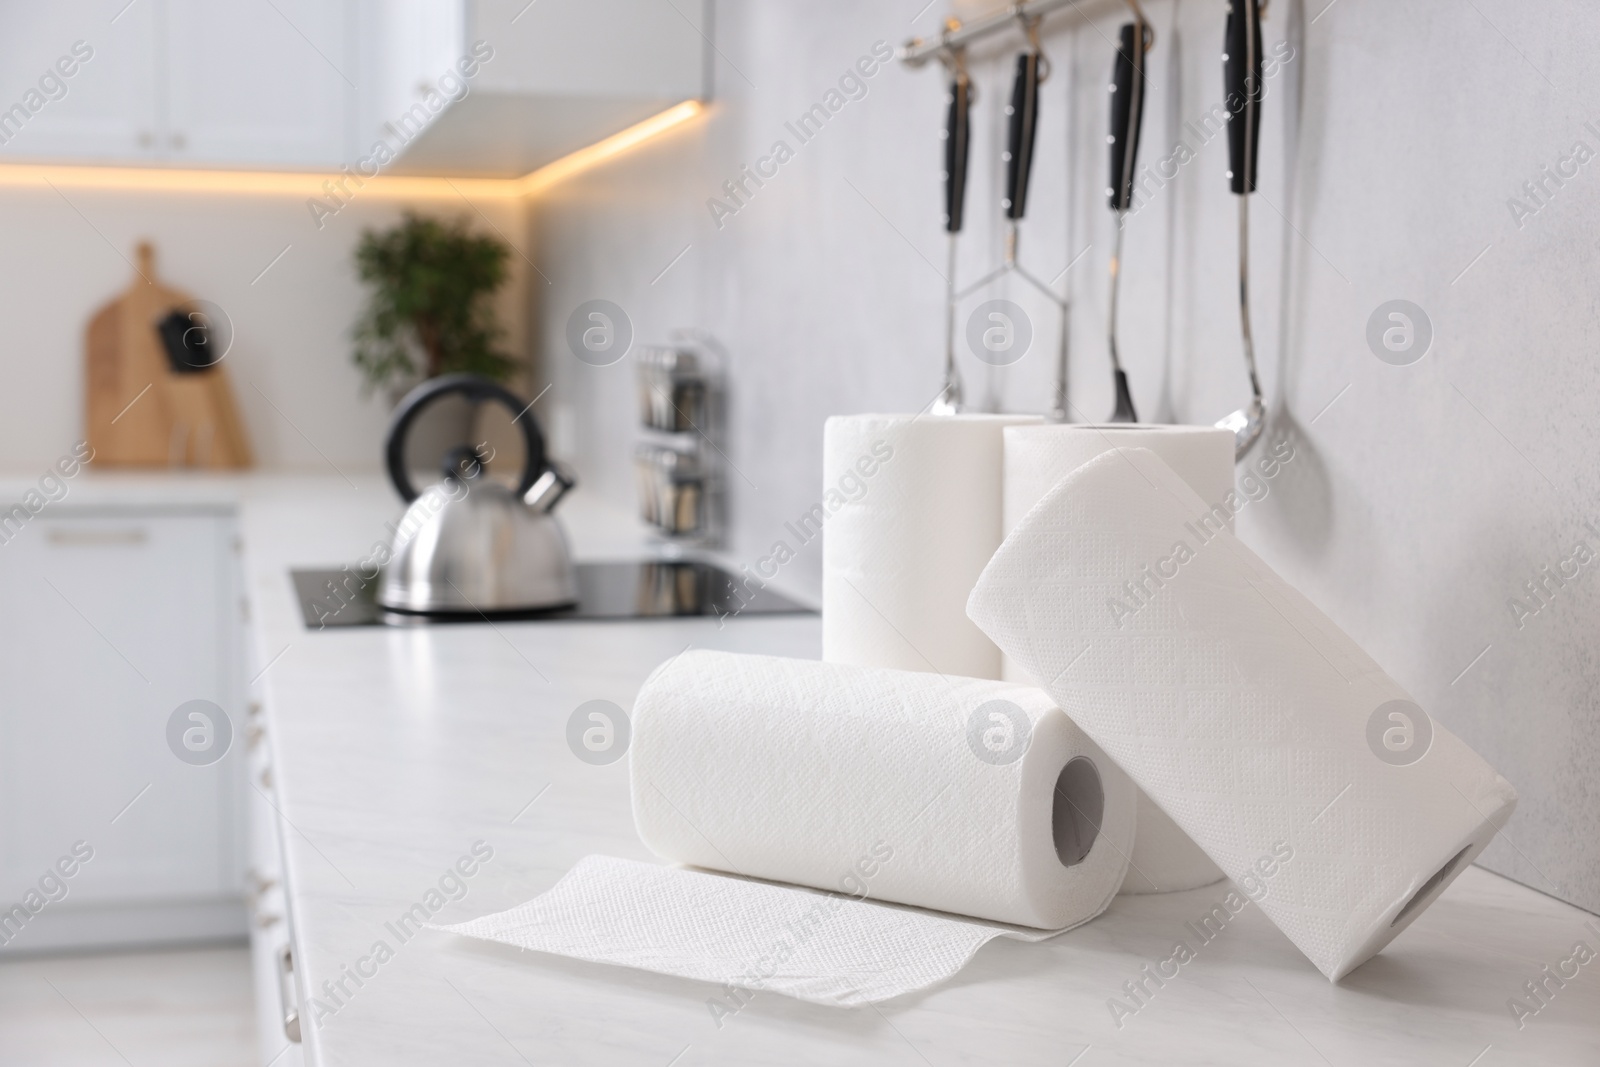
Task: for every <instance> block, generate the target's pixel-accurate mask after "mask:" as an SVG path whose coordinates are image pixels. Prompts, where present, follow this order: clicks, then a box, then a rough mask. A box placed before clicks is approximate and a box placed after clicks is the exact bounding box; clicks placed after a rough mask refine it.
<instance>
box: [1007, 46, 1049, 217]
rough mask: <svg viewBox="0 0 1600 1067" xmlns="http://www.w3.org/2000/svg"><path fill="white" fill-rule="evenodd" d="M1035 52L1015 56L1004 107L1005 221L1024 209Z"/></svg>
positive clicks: (1035, 112)
mask: <svg viewBox="0 0 1600 1067" xmlns="http://www.w3.org/2000/svg"><path fill="white" fill-rule="evenodd" d="M1040 58H1041V57H1040V54H1039V53H1038V52H1022V53H1020V54H1019V55H1018V56H1017V76H1016V77H1015V78H1014V79H1013V80H1012V82H1011V106H1009V107H1008V108H1006V119H1007V123H1006V194H1005V198H1004V199H1003V200H1001V202H1000V203H1001V206H1003V207H1004V208H1005V209H1006V218H1008V219H1011V220H1013V221H1015V220H1017V219H1020V218H1022V213H1023V211H1025V210H1026V209H1027V206H1028V172H1029V171H1031V170H1032V169H1033V135H1034V132H1035V131H1036V130H1037V129H1038V127H1039V60H1040Z"/></svg>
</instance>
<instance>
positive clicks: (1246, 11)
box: [1222, 0, 1265, 195]
mask: <svg viewBox="0 0 1600 1067" xmlns="http://www.w3.org/2000/svg"><path fill="white" fill-rule="evenodd" d="M1222 47H1223V52H1222V88H1223V99H1224V101H1225V102H1226V104H1227V108H1228V181H1229V182H1230V183H1231V186H1232V188H1233V191H1234V192H1235V193H1239V194H1241V195H1242V194H1244V193H1253V192H1255V191H1256V159H1257V157H1258V156H1259V155H1260V150H1261V97H1262V94H1263V91H1264V89H1265V86H1264V85H1263V84H1262V81H1261V4H1260V0H1228V29H1227V34H1226V36H1225V37H1224V39H1223V44H1222Z"/></svg>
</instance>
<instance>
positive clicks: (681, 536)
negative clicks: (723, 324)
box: [634, 342, 724, 548]
mask: <svg viewBox="0 0 1600 1067" xmlns="http://www.w3.org/2000/svg"><path fill="white" fill-rule="evenodd" d="M636 364H637V370H638V400H639V424H640V439H639V442H638V444H637V445H636V446H635V448H634V472H635V475H636V477H637V480H638V486H639V510H640V517H642V518H643V519H644V521H645V522H647V523H649V524H650V525H651V526H652V527H653V528H654V530H655V532H656V534H657V536H658V537H660V538H661V540H662V541H664V542H665V543H667V544H668V545H670V546H694V547H700V548H711V547H716V546H718V545H719V544H720V543H721V539H722V533H723V521H722V519H723V514H722V502H723V479H722V451H721V449H722V445H721V438H722V431H723V410H722V409H723V396H724V393H723V388H722V383H723V378H722V370H721V367H720V365H719V364H718V361H717V359H716V357H715V355H714V353H712V352H711V351H709V350H708V349H707V348H706V347H705V346H703V345H699V344H695V343H688V342H683V343H675V344H670V345H645V346H641V347H640V348H639V349H638V355H637V356H636Z"/></svg>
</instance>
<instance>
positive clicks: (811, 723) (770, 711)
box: [443, 652, 1134, 1013]
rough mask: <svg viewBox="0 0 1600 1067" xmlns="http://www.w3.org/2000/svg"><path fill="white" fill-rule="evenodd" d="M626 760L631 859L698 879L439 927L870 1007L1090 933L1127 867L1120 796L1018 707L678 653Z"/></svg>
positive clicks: (1044, 706)
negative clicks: (632, 825)
mask: <svg viewBox="0 0 1600 1067" xmlns="http://www.w3.org/2000/svg"><path fill="white" fill-rule="evenodd" d="M629 760H630V764H629V766H630V773H631V778H632V786H633V803H634V817H635V820H636V822H637V824H638V828H639V834H640V836H641V837H642V838H643V839H644V841H645V843H646V844H647V845H649V846H650V847H651V848H652V849H653V850H654V851H656V852H657V853H658V854H660V855H661V856H663V857H665V858H667V859H670V860H676V861H678V862H682V863H688V864H694V865H696V866H701V867H708V868H711V869H712V871H694V870H683V869H675V868H667V867H660V866H655V865H651V864H641V863H635V862H630V861H627V860H619V859H613V858H611V857H605V856H590V857H588V858H586V859H584V860H583V861H582V862H580V863H579V864H578V866H577V867H575V868H574V869H573V870H572V871H570V872H569V873H568V874H567V875H566V876H565V877H564V878H563V879H562V880H561V881H560V882H559V883H557V885H556V886H555V887H554V888H552V889H551V890H549V891H548V892H546V893H544V894H543V895H541V896H539V897H536V898H535V899H533V900H530V901H528V902H527V903H525V904H522V905H520V906H518V907H516V908H512V909H510V910H508V911H505V912H500V913H498V914H494V915H486V916H483V917H481V918H478V919H474V920H471V921H470V922H466V923H461V924H458V925H455V926H449V927H443V929H447V930H451V931H453V932H456V933H460V934H465V935H468V936H472V937H480V938H485V939H488V940H493V941H501V942H505V943H507V944H512V945H518V946H520V947H522V948H527V949H535V950H539V951H544V952H553V953H558V954H560V955H565V956H572V957H576V958H579V959H586V960H593V961H597V962H603V963H611V964H621V965H626V966H632V967H637V968H640V969H643V970H649V971H655V972H657V973H661V974H671V975H679V976H682V977H686V978H695V979H700V980H703V981H710V982H716V983H719V984H722V985H725V986H733V987H739V988H743V989H758V990H768V991H772V992H779V993H784V994H787V995H789V996H793V997H798V998H800V999H802V1000H809V1001H813V1002H815V1003H820V1004H835V1005H854V1004H868V1003H873V1002H875V1001H879V1000H886V999H889V998H890V997H895V996H899V995H901V994H904V993H908V992H911V991H913V990H916V989H921V988H923V987H925V986H928V985H931V984H933V983H935V982H938V981H941V980H943V979H945V978H948V977H950V976H951V975H953V974H954V973H955V972H956V971H958V970H960V968H961V967H962V966H963V965H964V964H965V963H966V961H967V960H968V959H970V958H971V956H972V954H973V953H974V952H976V951H977V950H978V948H979V947H981V946H982V945H983V944H984V943H986V942H987V941H989V940H991V939H993V938H995V937H1010V938H1014V939H1017V940H1023V941H1038V940H1042V939H1044V938H1046V937H1050V936H1053V935H1054V934H1057V933H1060V932H1061V931H1062V930H1063V929H1068V928H1070V927H1072V926H1075V925H1077V924H1078V923H1081V922H1085V921H1087V920H1089V919H1091V918H1093V917H1094V916H1096V915H1098V914H1099V913H1100V912H1101V911H1103V910H1104V909H1105V908H1106V906H1107V905H1108V904H1109V903H1110V902H1111V899H1112V897H1113V896H1114V895H1115V893H1116V890H1117V886H1118V885H1119V884H1120V883H1121V881H1122V874H1123V871H1124V870H1125V869H1126V864H1127V859H1126V854H1127V852H1128V850H1129V849H1130V848H1131V847H1132V838H1133V810H1134V808H1133V805H1134V799H1133V796H1134V790H1133V783H1132V782H1131V781H1129V780H1128V778H1127V776H1126V775H1125V774H1123V773H1122V772H1121V771H1120V770H1119V769H1118V768H1117V767H1116V765H1115V764H1114V763H1112V762H1111V760H1110V759H1109V758H1107V757H1106V755H1105V753H1104V752H1102V751H1101V750H1100V749H1099V748H1098V747H1097V746H1096V745H1095V744H1094V742H1093V741H1091V740H1089V738H1088V737H1087V736H1086V735H1085V734H1084V733H1083V732H1082V731H1081V730H1079V729H1078V728H1077V727H1076V726H1074V725H1073V724H1072V722H1071V720H1069V719H1068V718H1067V717H1066V716H1065V715H1063V714H1062V713H1061V712H1060V710H1058V709H1057V708H1055V707H1054V706H1053V705H1052V704H1051V703H1050V701H1049V699H1048V698H1047V697H1046V696H1045V695H1044V694H1043V692H1042V691H1040V690H1038V689H1035V688H1032V687H1025V686H1012V685H1007V684H1005V683H1003V682H997V681H986V680H976V679H970V678H951V677H940V676H938V675H934V674H930V673H924V672H918V673H912V672H904V671H891V670H874V669H867V668H857V667H845V666H837V665H833V664H823V663H817V662H810V661H803V660H783V659H775V658H771V657H765V656H738V655H731V654H727V653H717V652H689V653H685V654H683V655H681V656H678V657H676V658H674V659H673V660H671V661H669V662H668V663H666V664H664V665H663V666H662V667H661V668H659V669H658V670H657V671H656V673H655V674H654V675H652V676H651V678H650V679H649V681H647V682H646V683H645V687H644V689H643V690H642V691H641V692H640V694H639V698H638V700H637V701H636V703H635V705H634V722H633V738H632V747H631V749H630V751H629ZM715 871H724V872H732V873H734V874H737V875H744V876H748V878H764V879H772V880H778V881H787V882H791V883H796V884H797V885H799V886H811V887H816V888H817V889H822V890H828V891H829V892H827V893H825V894H824V893H818V892H815V891H813V890H810V889H804V888H795V887H794V886H778V885H772V884H769V883H767V882H757V881H751V880H748V878H740V877H728V876H725V875H723V874H718V873H713V872H715ZM876 901H894V902H899V903H902V904H913V905H921V906H922V907H926V908H932V909H937V911H938V912H940V914H935V913H933V912H929V911H923V910H920V909H918V908H907V907H899V906H895V905H893V904H888V903H876ZM964 915H965V916H977V917H982V918H987V919H990V920H996V921H998V922H1000V923H1006V924H1020V925H995V924H993V923H989V922H983V921H979V919H977V918H974V919H967V918H962V917H961V916H964ZM718 1003H719V1004H721V1005H723V1006H722V1007H721V1008H713V1011H714V1012H715V1011H718V1010H721V1011H726V1012H729V1013H731V1012H732V1011H736V1010H738V1008H740V1007H742V1006H743V1002H742V999H741V998H740V997H739V996H731V997H730V996H724V997H723V998H722V999H721V1000H719V1001H718Z"/></svg>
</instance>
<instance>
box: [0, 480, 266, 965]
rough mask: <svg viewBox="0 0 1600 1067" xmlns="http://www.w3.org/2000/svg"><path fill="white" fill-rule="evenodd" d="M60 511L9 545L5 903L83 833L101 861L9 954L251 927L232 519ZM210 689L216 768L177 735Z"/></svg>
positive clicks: (1, 657)
mask: <svg viewBox="0 0 1600 1067" xmlns="http://www.w3.org/2000/svg"><path fill="white" fill-rule="evenodd" d="M58 507H59V508H60V510H59V512H51V511H48V510H47V511H45V512H44V513H42V514H41V515H40V516H39V517H37V518H35V519H33V520H32V521H31V522H29V523H28V524H27V525H26V526H25V527H23V529H22V530H21V532H20V533H19V534H17V535H16V536H14V537H12V538H11V539H10V540H9V541H7V542H6V543H4V544H0V604H3V605H4V610H3V611H0V678H3V679H4V680H5V690H4V695H3V697H0V907H3V908H7V909H9V908H10V907H11V905H12V904H14V903H17V902H21V901H24V899H25V897H26V894H28V892H29V891H30V889H35V888H38V887H39V885H40V880H41V878H43V877H44V876H46V875H47V874H48V873H49V872H50V870H51V868H52V867H53V866H54V865H55V864H56V863H57V861H58V859H59V858H60V857H63V856H67V855H69V854H71V853H72V850H73V848H74V845H75V844H76V843H77V842H80V841H81V842H83V843H84V845H83V846H79V850H80V853H81V851H82V850H83V848H84V847H87V848H88V849H92V851H93V857H92V859H90V860H88V861H87V862H84V863H82V864H81V866H79V868H78V869H77V870H76V872H75V873H74V874H73V876H72V877H70V878H67V879H64V882H65V886H66V895H65V897H64V898H62V899H60V900H58V901H52V902H49V903H47V904H45V905H44V906H43V907H42V908H41V909H39V910H38V912H37V914H34V915H33V916H31V918H29V919H28V920H27V921H26V922H25V923H21V922H19V923H17V924H15V925H17V926H18V927H20V929H13V930H10V931H8V936H9V941H8V943H7V944H6V945H5V947H4V950H3V951H34V950H41V949H47V948H55V947H62V946H72V945H108V944H118V943H123V944H126V943H140V942H162V941H184V940H203V939H213V938H217V937H223V936H237V935H239V934H240V933H242V932H243V930H244V916H243V908H242V905H241V903H240V895H241V888H242V883H243V866H244V856H243V848H244V835H243V828H242V822H243V818H244V811H243V804H242V799H243V794H242V786H243V770H244V766H243V757H242V756H241V751H242V750H243V749H244V748H245V747H246V744H247V741H246V738H245V736H244V734H245V726H246V723H245V717H244V715H243V709H242V708H241V707H240V686H239V682H238V678H239V675H240V664H239V657H240V649H241V642H240V639H239V634H240V627H239V613H240V600H239V591H238V578H237V570H238V565H237V559H236V550H235V547H234V544H235V537H234V523H233V519H232V517H231V515H229V514H227V513H225V512H221V511H204V510H194V511H187V512H185V511H179V512H173V511H160V510H154V509H127V510H110V511H94V512H74V511H71V510H67V508H66V507H65V505H60V506H58ZM197 699H198V700H206V701H211V702H212V703H214V704H216V705H218V706H220V707H221V708H222V709H223V710H224V711H225V712H226V714H227V716H228V718H229V720H230V722H231V730H230V732H231V733H232V734H233V737H232V741H231V742H230V747H229V749H228V751H227V753H226V755H224V756H223V757H222V758H221V759H220V760H218V761H216V762H213V763H210V764H207V765H203V766H197V765H193V764H191V763H187V762H184V761H182V760H180V759H179V758H178V757H177V756H176V755H175V754H174V752H173V750H172V749H171V748H170V747H169V743H168V720H169V718H170V717H171V716H172V714H173V712H174V710H175V709H176V708H177V707H178V706H179V705H180V704H183V703H185V702H187V701H191V700H197ZM51 888H53V887H51Z"/></svg>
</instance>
